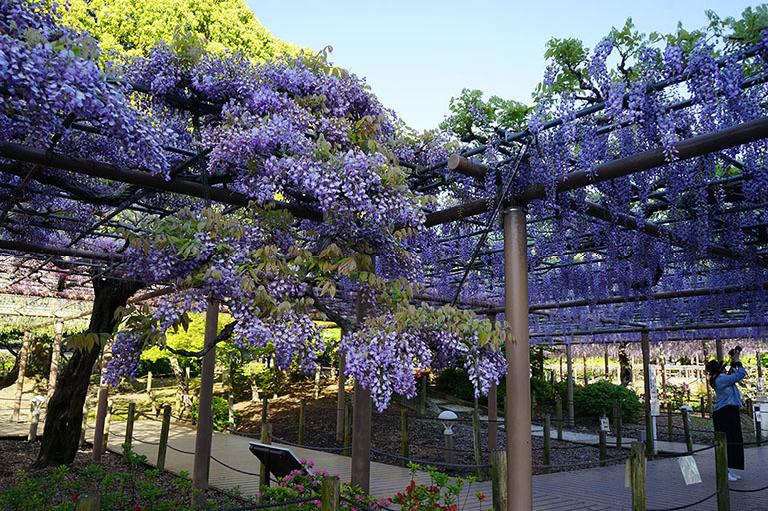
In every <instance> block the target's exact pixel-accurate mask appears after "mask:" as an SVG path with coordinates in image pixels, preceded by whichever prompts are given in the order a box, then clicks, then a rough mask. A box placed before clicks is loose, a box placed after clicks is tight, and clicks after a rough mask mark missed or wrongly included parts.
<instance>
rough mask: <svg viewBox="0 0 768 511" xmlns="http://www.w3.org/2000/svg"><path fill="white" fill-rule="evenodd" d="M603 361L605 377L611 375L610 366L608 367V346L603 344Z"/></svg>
mask: <svg viewBox="0 0 768 511" xmlns="http://www.w3.org/2000/svg"><path fill="white" fill-rule="evenodd" d="M603 363H604V365H605V379H606V380H607V379H608V377H609V376H610V375H611V371H610V368H609V367H608V346H603Z"/></svg>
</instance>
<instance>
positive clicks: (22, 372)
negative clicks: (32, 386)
mask: <svg viewBox="0 0 768 511" xmlns="http://www.w3.org/2000/svg"><path fill="white" fill-rule="evenodd" d="M31 342H32V334H30V333H29V332H24V337H23V339H22V341H21V351H19V377H18V379H17V380H16V396H15V399H16V401H14V403H13V414H12V415H11V422H19V420H20V416H21V397H22V395H23V394H24V377H25V376H26V373H27V360H28V359H29V345H30V343H31Z"/></svg>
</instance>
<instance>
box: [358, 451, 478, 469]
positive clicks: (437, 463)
mask: <svg viewBox="0 0 768 511" xmlns="http://www.w3.org/2000/svg"><path fill="white" fill-rule="evenodd" d="M371 452H373V453H376V454H380V455H382V456H388V457H390V458H394V459H398V460H402V461H409V462H411V463H416V464H418V465H432V466H436V467H446V468H490V465H488V464H484V465H464V464H461V463H445V462H441V461H429V460H419V459H415V458H406V457H405V456H399V455H397V454H392V453H389V452H384V451H379V450H378V449H374V448H371Z"/></svg>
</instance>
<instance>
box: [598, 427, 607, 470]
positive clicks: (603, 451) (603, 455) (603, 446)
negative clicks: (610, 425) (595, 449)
mask: <svg viewBox="0 0 768 511" xmlns="http://www.w3.org/2000/svg"><path fill="white" fill-rule="evenodd" d="M597 437H598V439H599V443H600V466H601V467H605V466H607V465H608V462H607V461H606V460H607V459H608V438H607V436H606V433H605V431H603V430H602V429H601V430H600V431H598V432H597Z"/></svg>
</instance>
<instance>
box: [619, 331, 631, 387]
mask: <svg viewBox="0 0 768 511" xmlns="http://www.w3.org/2000/svg"><path fill="white" fill-rule="evenodd" d="M619 375H620V377H621V385H622V386H623V387H626V386H628V385H629V384H630V383H632V364H631V363H630V361H629V355H627V343H625V342H623V343H621V344H620V345H619Z"/></svg>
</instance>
